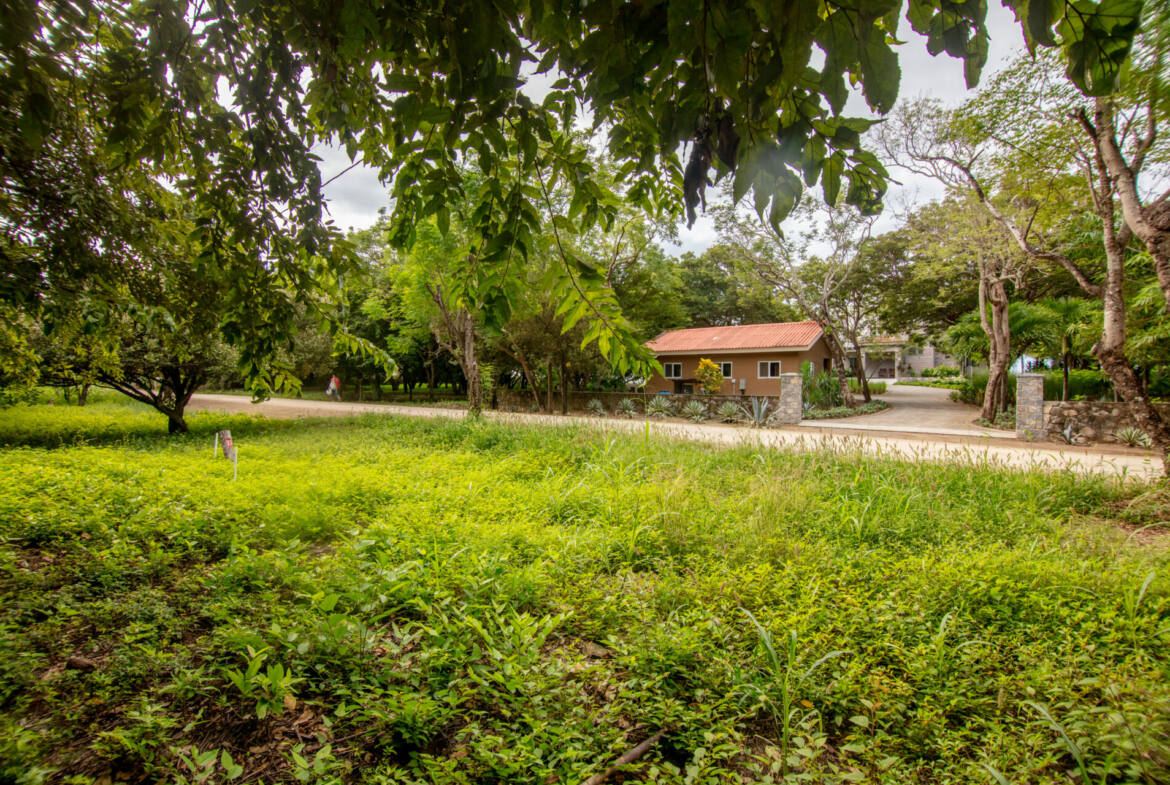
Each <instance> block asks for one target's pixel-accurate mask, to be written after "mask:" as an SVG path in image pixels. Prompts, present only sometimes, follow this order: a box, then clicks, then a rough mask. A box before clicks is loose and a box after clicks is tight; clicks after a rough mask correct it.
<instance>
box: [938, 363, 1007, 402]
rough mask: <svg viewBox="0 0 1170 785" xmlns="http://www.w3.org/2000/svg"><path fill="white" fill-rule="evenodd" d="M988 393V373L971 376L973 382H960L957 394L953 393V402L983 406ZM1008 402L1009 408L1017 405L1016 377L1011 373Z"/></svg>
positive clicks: (956, 389) (982, 372)
mask: <svg viewBox="0 0 1170 785" xmlns="http://www.w3.org/2000/svg"><path fill="white" fill-rule="evenodd" d="M986 393H987V372H986V371H980V372H979V373H974V374H971V380H970V381H967V382H959V386H958V387H956V388H955V392H953V393H951V400H952V401H958V402H959V403H967V404H971V405H972V406H982V405H983V398H984V396H985V395H986ZM1007 402H1008V405H1009V406H1015V405H1016V375H1015V374H1014V373H1009V374H1008V378H1007Z"/></svg>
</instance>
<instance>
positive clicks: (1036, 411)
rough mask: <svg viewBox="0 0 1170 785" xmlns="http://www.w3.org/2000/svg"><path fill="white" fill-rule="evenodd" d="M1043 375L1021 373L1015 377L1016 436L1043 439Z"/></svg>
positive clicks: (1036, 440)
mask: <svg viewBox="0 0 1170 785" xmlns="http://www.w3.org/2000/svg"><path fill="white" fill-rule="evenodd" d="M1046 424H1047V423H1045V421H1044V375H1043V374H1039V373H1021V374H1020V375H1018V376H1017V377H1016V438H1018V439H1027V440H1028V441H1033V442H1038V441H1043V440H1044V437H1045V436H1046V435H1047V434H1045V425H1046Z"/></svg>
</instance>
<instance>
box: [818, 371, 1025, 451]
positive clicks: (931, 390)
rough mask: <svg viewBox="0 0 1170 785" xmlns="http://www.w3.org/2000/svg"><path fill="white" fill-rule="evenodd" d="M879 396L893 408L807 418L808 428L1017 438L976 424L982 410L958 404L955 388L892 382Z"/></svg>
mask: <svg viewBox="0 0 1170 785" xmlns="http://www.w3.org/2000/svg"><path fill="white" fill-rule="evenodd" d="M875 398H877V399H879V400H882V401H885V402H886V403H888V404H890V408H889V409H885V410H884V411H880V412H877V413H875V414H863V415H861V416H859V417H842V418H840V419H834V420H805V421H804V422H802V423H801V427H805V428H844V429H848V430H851V431H896V432H898V433H915V434H932V435H936V436H972V437H981V438H984V439H1015V438H1016V435H1015V433H1014V432H1012V431H1003V430H999V429H998V428H983V427H980V426H978V425H976V424H975V423H974V420H975V418H976V417H978V416H979V410H978V409H976V408H975V407H974V406H968V405H966V404H963V403H955V402H954V401H952V400H951V391H950V390H946V389H942V388H938V387H907V386H903V385H900V384H892V385H890V387H889V388H888V389H887V390H886V392H884V393H883V394H881V395H879V396H875Z"/></svg>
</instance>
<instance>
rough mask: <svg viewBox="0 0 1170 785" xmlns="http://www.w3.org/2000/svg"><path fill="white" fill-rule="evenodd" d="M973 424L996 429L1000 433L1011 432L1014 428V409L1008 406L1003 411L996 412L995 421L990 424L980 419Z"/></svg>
mask: <svg viewBox="0 0 1170 785" xmlns="http://www.w3.org/2000/svg"><path fill="white" fill-rule="evenodd" d="M975 422H977V423H978V424H979V425H982V426H983V427H984V428H998V429H999V430H1001V431H1013V430H1015V428H1016V407H1014V406H1009V407H1007V408H1006V409H1004V410H1003V411H1000V412H996V415H995V419H994V420H992V421H990V422H988V421H987V420H985V419H983V418H982V417H980V418H979V419H977V420H976V421H975Z"/></svg>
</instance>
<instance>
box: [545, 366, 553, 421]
mask: <svg viewBox="0 0 1170 785" xmlns="http://www.w3.org/2000/svg"><path fill="white" fill-rule="evenodd" d="M544 369H545V372H546V373H547V374H548V378H547V379H545V385H544V386H545V394H544V397H545V401H546V404H545V407H544V410H545V411H546V412H548V413H549V414H552V411H553V404H552V394H553V366H552V358H551V357H550V358H549V359H548V362H546V363H545V365H544Z"/></svg>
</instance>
